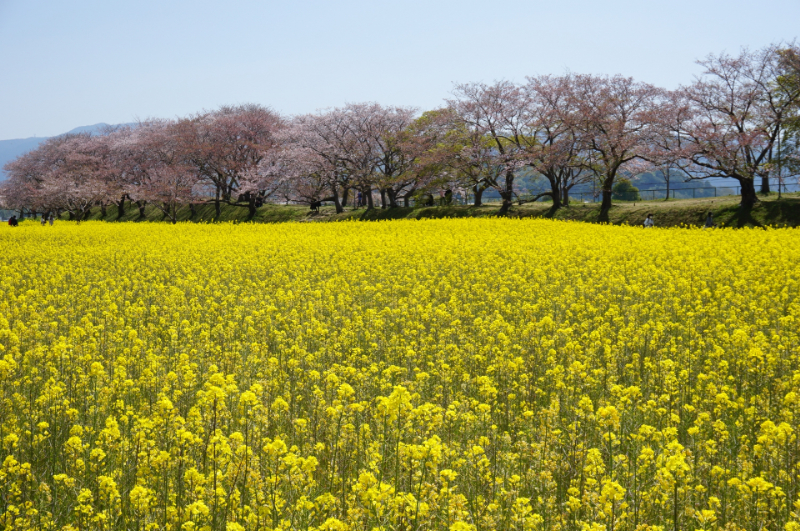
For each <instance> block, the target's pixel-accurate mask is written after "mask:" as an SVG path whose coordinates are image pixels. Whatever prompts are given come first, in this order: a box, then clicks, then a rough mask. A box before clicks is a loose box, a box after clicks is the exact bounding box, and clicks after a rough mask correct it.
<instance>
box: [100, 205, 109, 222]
mask: <svg viewBox="0 0 800 531" xmlns="http://www.w3.org/2000/svg"><path fill="white" fill-rule="evenodd" d="M107 213H108V211H107V210H106V204H105V202H103V203H100V216H101V217H102V218H103V219H106V214H107Z"/></svg>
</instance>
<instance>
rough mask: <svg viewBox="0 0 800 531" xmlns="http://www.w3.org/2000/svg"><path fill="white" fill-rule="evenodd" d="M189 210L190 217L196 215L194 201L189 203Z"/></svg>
mask: <svg viewBox="0 0 800 531" xmlns="http://www.w3.org/2000/svg"><path fill="white" fill-rule="evenodd" d="M189 212H191V214H192V218H194V217H195V216H196V215H197V208H195V205H194V203H189Z"/></svg>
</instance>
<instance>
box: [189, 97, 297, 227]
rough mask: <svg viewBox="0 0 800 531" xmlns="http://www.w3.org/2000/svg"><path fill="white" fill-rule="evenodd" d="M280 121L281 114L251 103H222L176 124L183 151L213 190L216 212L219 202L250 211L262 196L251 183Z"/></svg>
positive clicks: (254, 180)
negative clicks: (243, 207) (213, 109)
mask: <svg viewBox="0 0 800 531" xmlns="http://www.w3.org/2000/svg"><path fill="white" fill-rule="evenodd" d="M283 125H284V120H283V118H281V116H280V115H278V114H277V113H275V112H274V111H272V110H270V109H268V108H266V107H262V106H260V105H254V104H247V105H239V106H223V107H221V108H220V109H218V110H216V111H213V112H205V113H201V114H198V115H196V116H193V117H191V118H189V119H184V120H180V121H179V122H178V123H177V124H176V126H175V129H174V131H175V134H176V136H177V138H178V139H179V140H180V149H181V150H182V151H183V154H182V156H183V158H184V159H185V160H186V161H187V163H190V164H192V165H193V166H194V167H195V171H196V172H197V174H198V175H199V176H201V178H202V179H203V180H204V182H205V183H206V184H207V185H208V186H209V187H210V188H212V189H213V193H214V209H215V211H216V215H217V216H219V215H220V208H221V203H227V204H231V205H236V206H246V207H248V209H249V211H250V214H251V216H252V215H253V214H255V204H256V202H258V201H261V200H263V199H264V194H262V193H260V192H262V190H258V189H255V188H253V186H254V184H256V183H258V182H260V180H259V177H258V171H257V168H258V165H259V163H260V162H261V160H262V159H263V158H264V156H265V155H266V153H268V152H269V150H271V149H273V148H274V147H275V145H276V143H275V138H274V137H275V134H276V133H277V132H278V131H279V130H280V128H281V127H283ZM244 181H247V184H246V185H245V186H244V187H245V188H246V190H243V189H242V186H243V185H244Z"/></svg>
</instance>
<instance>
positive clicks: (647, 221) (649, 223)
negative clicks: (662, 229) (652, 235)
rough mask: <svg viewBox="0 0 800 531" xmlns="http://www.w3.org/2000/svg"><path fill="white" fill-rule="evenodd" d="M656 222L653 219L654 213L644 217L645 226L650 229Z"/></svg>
mask: <svg viewBox="0 0 800 531" xmlns="http://www.w3.org/2000/svg"><path fill="white" fill-rule="evenodd" d="M655 224H656V223H655V222H654V221H653V214H647V217H646V218H644V228H646V229H649V228H650V227H654V226H655Z"/></svg>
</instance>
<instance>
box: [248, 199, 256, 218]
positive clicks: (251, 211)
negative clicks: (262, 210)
mask: <svg viewBox="0 0 800 531" xmlns="http://www.w3.org/2000/svg"><path fill="white" fill-rule="evenodd" d="M247 216H248V219H253V218H254V217H256V194H254V193H248V194H247Z"/></svg>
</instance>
